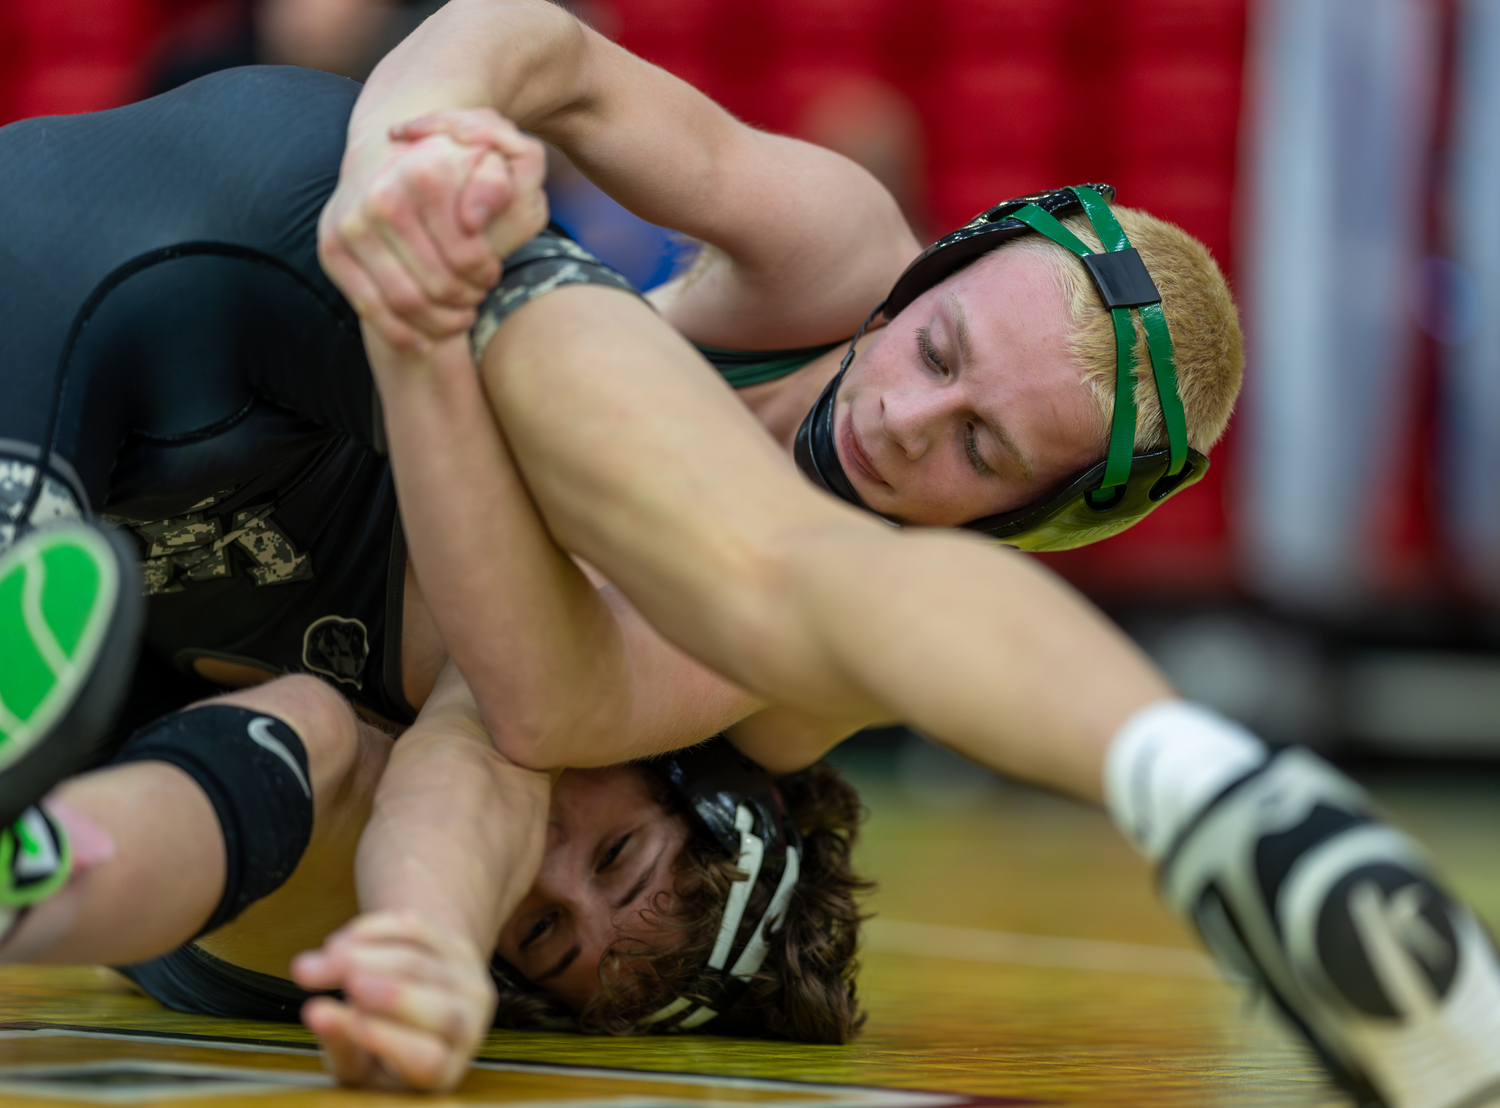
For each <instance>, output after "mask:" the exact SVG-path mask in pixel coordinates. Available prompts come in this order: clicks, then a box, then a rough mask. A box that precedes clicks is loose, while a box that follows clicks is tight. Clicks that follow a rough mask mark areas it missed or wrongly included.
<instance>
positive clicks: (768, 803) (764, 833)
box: [640, 736, 802, 1031]
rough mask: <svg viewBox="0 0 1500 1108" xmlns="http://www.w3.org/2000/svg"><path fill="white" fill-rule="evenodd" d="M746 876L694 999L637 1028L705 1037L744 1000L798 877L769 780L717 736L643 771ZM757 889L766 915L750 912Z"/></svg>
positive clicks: (793, 838) (795, 842) (792, 838)
mask: <svg viewBox="0 0 1500 1108" xmlns="http://www.w3.org/2000/svg"><path fill="white" fill-rule="evenodd" d="M645 766H646V768H647V769H648V770H650V771H651V772H653V773H655V774H656V775H657V776H658V777H659V778H660V779H661V780H662V781H663V783H665V784H666V786H667V787H668V788H669V789H670V790H671V791H672V792H673V793H674V794H675V795H676V796H677V798H678V799H679V800H681V801H682V803H683V806H684V807H685V808H687V810H688V811H689V812H691V813H692V815H693V817H694V818H695V819H696V821H697V822H698V824H699V825H700V827H701V828H702V829H703V830H705V831H706V832H707V833H708V834H709V835H710V836H711V837H712V838H713V840H714V841H715V842H716V843H717V844H718V846H719V848H720V849H721V850H722V851H723V852H724V853H725V854H726V855H728V856H729V857H731V858H733V859H734V860H735V865H736V867H737V868H738V869H739V870H740V871H741V872H742V873H744V874H745V876H744V877H743V878H741V879H740V880H738V881H735V882H734V883H733V884H732V885H731V886H730V890H729V897H728V900H727V902H726V903H725V905H724V915H723V917H722V919H721V921H720V924H719V931H718V935H717V936H716V938H715V941H714V947H713V950H712V952H711V953H710V955H709V959H708V964H707V965H706V966H705V967H704V969H703V975H702V978H701V979H700V988H699V990H698V991H699V992H700V993H701V995H703V996H705V997H708V998H710V999H709V1000H708V1002H707V1003H702V1002H696V1001H693V1000H691V999H689V998H687V997H677V998H675V999H674V1000H672V1001H671V1002H670V1003H668V1004H665V1005H663V1006H662V1007H661V1008H658V1009H657V1010H656V1011H654V1012H652V1013H650V1014H649V1015H647V1016H645V1017H644V1018H643V1019H641V1020H640V1026H642V1027H650V1028H652V1029H653V1030H668V1031H691V1030H704V1031H712V1030H714V1027H715V1025H716V1024H719V1023H722V1022H724V1020H723V1017H724V1016H725V1015H726V1013H728V1012H729V1011H730V1010H731V1009H732V1008H733V1007H734V1005H735V1004H736V1003H737V1002H738V1001H739V1000H740V999H741V998H742V997H743V996H744V995H745V993H746V992H747V991H748V989H749V987H750V982H751V979H752V978H753V977H754V975H755V973H756V972H757V971H759V969H760V968H761V966H762V965H763V964H764V963H765V959H766V955H767V954H768V953H769V952H770V942H769V935H770V934H771V933H772V932H774V931H775V930H776V929H777V927H778V926H779V925H780V923H781V922H782V920H783V918H784V916H785V913H786V909H787V905H788V903H789V902H790V901H791V897H792V892H793V890H794V889H795V888H796V885H797V879H798V877H799V876H800V873H801V860H802V837H801V835H800V834H798V831H797V827H796V824H794V823H793V822H792V819H791V816H790V815H789V814H788V812H787V808H786V804H785V802H784V801H783V800H782V798H781V793H780V792H778V791H777V789H776V784H775V782H774V781H772V780H771V775H770V774H769V773H767V772H766V771H765V770H764V769H762V768H761V767H760V766H758V765H756V764H755V763H754V762H753V761H751V760H750V759H749V758H747V757H745V756H744V755H743V754H741V753H740V752H739V751H738V750H736V749H735V748H734V747H733V746H732V745H731V744H730V742H729V740H728V739H726V738H724V737H723V736H718V737H716V738H713V739H710V740H709V741H708V742H706V743H702V744H700V745H698V746H695V747H691V748H689V749H687V750H679V751H677V752H676V753H673V754H668V755H664V756H662V757H660V758H654V759H652V760H651V761H649V762H646V763H645ZM757 887H765V888H769V889H771V890H772V892H771V896H770V900H769V901H768V902H767V904H766V907H765V910H764V911H763V912H760V913H759V914H758V915H753V914H752V913H750V912H749V910H748V909H749V907H750V900H751V893H752V891H753V890H754V889H755V888H757Z"/></svg>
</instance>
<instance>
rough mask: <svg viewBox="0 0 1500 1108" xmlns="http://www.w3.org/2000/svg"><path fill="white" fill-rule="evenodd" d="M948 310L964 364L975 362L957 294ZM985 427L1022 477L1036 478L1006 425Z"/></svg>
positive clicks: (988, 423) (994, 421)
mask: <svg viewBox="0 0 1500 1108" xmlns="http://www.w3.org/2000/svg"><path fill="white" fill-rule="evenodd" d="M947 303H948V308H949V310H951V311H952V312H953V331H954V334H955V335H956V336H957V337H958V349H959V352H960V353H961V354H963V357H964V364H966V365H967V364H968V363H970V362H972V361H973V360H974V345H973V342H972V341H971V339H970V336H969V316H968V313H966V312H965V311H964V302H963V301H962V300H960V299H959V298H958V294H957V293H952V292H950V293H949V294H948V300H947ZM984 425H985V426H986V427H988V428H989V429H990V433H991V434H992V435H994V436H995V438H996V439H997V440H999V443H1000V445H1001V446H1002V447H1003V448H1004V449H1005V452H1006V453H1007V454H1009V455H1010V456H1011V457H1012V458H1014V459H1015V462H1016V465H1018V466H1020V467H1021V476H1023V477H1025V478H1026V480H1028V481H1030V480H1031V479H1032V478H1033V477H1035V476H1036V470H1035V469H1033V468H1032V465H1031V459H1030V458H1028V457H1026V455H1025V454H1023V453H1021V448H1020V447H1019V446H1017V445H1016V440H1015V439H1013V438H1011V434H1010V432H1009V431H1008V430H1006V427H1005V424H1003V423H1001V422H1000V421H999V420H997V419H985V421H984Z"/></svg>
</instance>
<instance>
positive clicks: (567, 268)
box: [469, 223, 640, 366]
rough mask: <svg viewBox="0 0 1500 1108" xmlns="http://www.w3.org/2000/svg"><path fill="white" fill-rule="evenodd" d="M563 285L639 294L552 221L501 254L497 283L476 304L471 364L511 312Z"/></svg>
mask: <svg viewBox="0 0 1500 1108" xmlns="http://www.w3.org/2000/svg"><path fill="white" fill-rule="evenodd" d="M563 285H603V286H605V287H606V288H612V289H620V290H621V291H622V292H628V293H632V294H633V295H635V296H639V295H640V292H639V291H638V290H637V289H636V287H635V286H634V285H632V284H631V283H630V282H629V281H628V280H627V279H626V278H625V277H624V276H622V275H621V274H619V273H616V272H615V271H614V270H613V269H610V268H609V266H607V265H605V264H604V263H603V262H601V261H600V260H599V259H598V258H596V257H594V255H592V254H590V253H589V252H588V251H587V250H585V249H584V248H583V247H581V246H579V245H578V244H577V243H576V242H574V241H573V240H572V239H571V238H569V237H568V236H567V234H566V233H564V232H563V230H562V228H561V227H559V226H557V224H555V223H554V224H552V225H551V226H550V227H548V228H547V229H546V230H545V231H543V232H542V233H541V234H539V235H537V236H536V238H534V239H529V240H528V241H526V242H524V243H522V244H521V246H520V247H519V248H517V249H516V250H515V251H514V252H513V253H511V254H509V255H507V256H506V258H505V269H504V272H503V273H502V274H501V277H500V283H499V284H498V285H496V286H495V287H494V288H492V289H491V290H490V293H489V295H488V296H486V297H485V298H484V302H483V303H482V304H480V305H479V314H478V318H477V319H476V320H475V323H474V326H473V328H471V329H470V331H469V349H470V350H471V351H472V352H473V354H474V364H475V365H476V366H477V365H479V364H480V363H481V362H483V361H484V350H485V347H487V346H489V344H490V339H492V338H494V337H495V332H496V331H497V330H498V329H499V327H500V324H502V323H504V322H505V321H506V320H507V319H508V318H510V315H511V313H512V312H514V311H515V310H516V309H517V308H520V307H521V306H522V305H523V304H529V303H530V302H531V301H533V300H535V299H536V298H537V297H538V296H543V295H545V294H547V293H549V292H551V291H552V290H553V289H557V288H561V287H562V286H563Z"/></svg>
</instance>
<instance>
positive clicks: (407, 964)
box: [293, 666, 549, 1089]
mask: <svg viewBox="0 0 1500 1108" xmlns="http://www.w3.org/2000/svg"><path fill="white" fill-rule="evenodd" d="M548 787H549V782H548V780H547V777H546V775H545V774H540V773H534V772H531V771H529V770H523V769H520V768H518V767H516V766H514V765H512V764H510V763H509V762H508V761H506V759H505V758H503V757H502V756H501V755H500V754H499V753H497V752H496V751H495V749H494V747H493V746H492V745H491V744H490V741H489V736H488V735H486V734H485V732H484V729H483V727H482V726H481V725H480V723H479V717H478V712H477V711H476V709H475V706H474V701H473V698H472V697H471V696H470V695H469V692H468V688H467V686H466V685H465V684H464V681H463V678H462V677H460V676H459V675H458V673H457V671H456V670H454V669H453V667H451V666H450V667H448V668H447V669H446V670H445V671H444V673H443V675H442V677H440V678H439V680H438V684H437V687H436V688H435V689H434V690H433V693H432V696H431V698H430V699H429V700H428V702H427V704H426V705H425V706H424V707H423V709H422V713H421V715H420V716H419V717H418V719H417V722H416V723H415V724H414V725H413V726H412V727H411V728H410V729H409V730H408V731H407V732H406V733H405V734H404V735H403V736H402V737H401V739H400V741H399V742H397V743H396V745H395V748H394V750H393V751H392V753H391V758H390V762H389V764H388V765H387V767H386V771H385V774H384V775H383V776H382V777H381V779H380V784H379V786H378V788H377V789H376V793H375V800H374V807H373V810H372V811H371V814H370V820H369V822H368V824H366V826H365V830H364V833H363V835H362V836H361V838H360V842H359V849H358V852H357V854H356V858H355V874H356V880H357V885H358V891H359V902H360V908H361V915H360V916H359V917H357V918H356V919H355V920H354V921H352V922H351V923H349V924H348V925H346V926H345V927H343V928H341V929H339V930H338V931H336V932H334V933H333V934H332V935H330V936H329V937H328V938H327V940H325V942H324V944H323V946H322V948H321V949H319V950H317V951H312V952H309V953H306V954H303V955H301V956H299V957H298V959H297V960H296V961H295V962H294V963H293V973H294V975H295V976H296V978H297V981H298V982H299V983H300V984H301V985H303V986H304V987H306V988H311V989H334V988H337V989H342V990H343V991H344V996H345V999H344V1000H343V1001H337V1000H334V999H332V998H327V997H320V998H317V999H315V1000H312V1001H309V1002H308V1004H307V1006H306V1007H305V1009H304V1012H303V1019H304V1020H305V1021H306V1022H307V1025H308V1026H309V1027H310V1028H311V1029H312V1030H313V1031H314V1032H315V1033H316V1034H317V1035H318V1038H319V1040H320V1041H321V1042H322V1044H323V1048H324V1056H325V1059H326V1060H327V1062H328V1064H329V1066H330V1068H331V1069H332V1070H333V1072H334V1074H335V1075H336V1076H337V1077H338V1078H339V1079H340V1080H341V1081H344V1082H346V1083H349V1084H359V1085H387V1086H393V1087H404V1088H415V1089H448V1088H452V1087H453V1086H454V1085H455V1084H457V1082H458V1081H459V1079H460V1078H462V1076H463V1074H464V1073H465V1072H466V1071H467V1070H468V1066H469V1062H470V1060H471V1059H472V1058H473V1056H474V1052H475V1050H476V1049H478V1046H479V1043H480V1042H481V1041H482V1040H483V1038H484V1036H485V1034H486V1033H487V1032H488V1030H489V1025H490V1018H491V1016H492V1015H493V1013H494V1006H495V995H494V987H493V985H492V984H491V983H490V979H489V972H488V965H489V960H490V955H491V952H492V951H493V950H494V947H495V941H496V937H497V936H498V935H499V932H500V927H501V925H502V924H503V923H504V922H505V919H506V918H507V917H508V916H509V914H510V913H511V911H512V910H514V908H515V906H516V904H517V903H519V902H520V900H521V898H522V897H523V896H525V895H526V891H527V890H528V889H529V888H530V887H531V883H532V881H533V880H534V879H535V877H536V871H537V867H538V865H540V863H541V856H542V848H543V844H544V841H545V835H546V821H547V798H548Z"/></svg>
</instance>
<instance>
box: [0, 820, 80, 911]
mask: <svg viewBox="0 0 1500 1108" xmlns="http://www.w3.org/2000/svg"><path fill="white" fill-rule="evenodd" d="M72 868H73V850H72V847H71V846H70V845H69V844H68V835H67V832H66V831H64V830H63V826H62V824H61V823H59V822H58V821H57V820H55V819H53V818H52V817H51V816H49V815H48V814H47V813H46V812H45V811H43V810H42V809H41V808H40V807H39V806H35V805H33V806H32V807H30V808H27V809H26V811H24V812H22V813H21V818H20V819H18V820H16V822H15V823H13V824H11V825H10V826H9V827H5V828H0V910H6V909H8V910H10V911H15V910H16V909H18V908H29V907H31V906H32V905H33V904H35V903H37V902H38V901H41V900H46V899H47V898H48V897H49V896H51V895H52V894H53V893H55V892H57V890H58V889H60V888H62V887H63V885H65V884H66V883H67V880H68V875H69V873H71V872H72Z"/></svg>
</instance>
